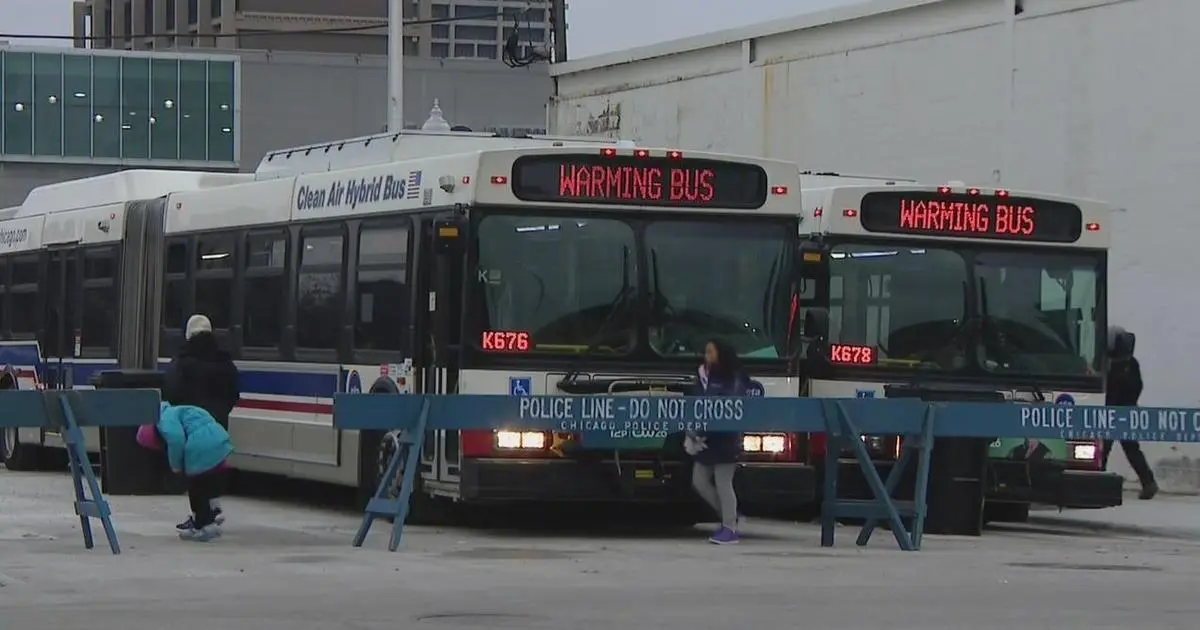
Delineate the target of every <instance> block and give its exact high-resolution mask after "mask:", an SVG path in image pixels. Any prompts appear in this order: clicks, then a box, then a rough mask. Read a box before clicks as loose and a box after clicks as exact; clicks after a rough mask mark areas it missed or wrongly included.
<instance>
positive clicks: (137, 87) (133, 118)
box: [121, 56, 152, 160]
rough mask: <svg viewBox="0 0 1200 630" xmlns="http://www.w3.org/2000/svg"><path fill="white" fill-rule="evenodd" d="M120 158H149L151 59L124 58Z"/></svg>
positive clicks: (122, 60) (122, 65) (122, 64)
mask: <svg viewBox="0 0 1200 630" xmlns="http://www.w3.org/2000/svg"><path fill="white" fill-rule="evenodd" d="M121 103H122V107H121V157H123V158H127V159H129V158H132V159H140V160H144V159H146V158H148V157H150V128H151V127H152V125H151V124H150V110H151V106H150V105H151V103H150V58H149V57H140V56H139V57H122V58H121Z"/></svg>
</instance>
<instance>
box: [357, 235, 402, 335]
mask: <svg viewBox="0 0 1200 630" xmlns="http://www.w3.org/2000/svg"><path fill="white" fill-rule="evenodd" d="M407 282H408V226H407V225H395V224H393V225H381V226H374V227H371V226H364V227H363V229H362V231H361V232H359V235H358V283H357V295H355V300H354V304H355V308H356V309H357V313H358V315H357V320H356V321H355V323H354V347H355V348H357V349H359V350H391V351H397V352H398V351H400V350H403V349H404V334H405V332H406V331H407V330H408V314H409V313H408V311H409V300H408V285H407Z"/></svg>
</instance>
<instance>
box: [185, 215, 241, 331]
mask: <svg viewBox="0 0 1200 630" xmlns="http://www.w3.org/2000/svg"><path fill="white" fill-rule="evenodd" d="M236 252H237V237H236V235H234V234H203V235H201V236H200V237H198V238H197V239H196V307H195V311H196V313H199V314H201V315H207V316H208V319H209V321H211V322H212V325H213V328H214V329H221V330H227V329H228V328H229V325H230V322H231V321H232V319H233V317H232V315H233V268H234V267H233V266H234V256H235V254H236Z"/></svg>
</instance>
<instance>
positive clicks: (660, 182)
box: [512, 155, 768, 209]
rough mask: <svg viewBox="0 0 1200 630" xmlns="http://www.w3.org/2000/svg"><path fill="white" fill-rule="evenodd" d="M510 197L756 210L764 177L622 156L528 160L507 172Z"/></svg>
mask: <svg viewBox="0 0 1200 630" xmlns="http://www.w3.org/2000/svg"><path fill="white" fill-rule="evenodd" d="M512 192H513V195H514V196H516V198H517V199H520V200H522V201H535V202H556V203H598V204H628V205H645V206H675V207H683V208H707V207H714V208H740V209H753V208H760V207H762V205H763V204H764V203H766V201H767V192H768V186H767V173H766V171H764V170H763V169H762V168H760V167H758V166H756V165H754V164H742V163H738V162H721V161H718V160H690V159H687V158H668V157H634V156H624V155H530V156H525V157H521V158H518V159H517V160H516V162H515V163H514V164H513V169H512Z"/></svg>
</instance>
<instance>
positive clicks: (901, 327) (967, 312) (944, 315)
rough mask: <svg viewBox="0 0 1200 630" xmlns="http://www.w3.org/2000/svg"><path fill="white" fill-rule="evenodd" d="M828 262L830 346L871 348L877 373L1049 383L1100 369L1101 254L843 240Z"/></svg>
mask: <svg viewBox="0 0 1200 630" xmlns="http://www.w3.org/2000/svg"><path fill="white" fill-rule="evenodd" d="M830 259H831V262H830V275H831V277H830V290H829V298H830V300H829V303H830V308H829V311H830V341H831V342H835V343H847V344H861V345H868V346H871V347H874V348H877V349H878V357H879V366H880V367H884V368H892V369H904V368H909V369H919V370H934V371H945V372H964V373H966V372H975V373H978V372H985V373H995V374H1007V375H1043V376H1051V377H1056V376H1063V377H1081V376H1088V375H1091V374H1093V373H1094V372H1093V370H1096V369H1097V368H1098V367H1099V366H1098V365H1097V360H1098V359H1097V352H1096V350H1097V339H1099V333H1100V327H1101V326H1102V322H1103V319H1102V318H1103V305H1104V301H1103V298H1102V282H1101V279H1102V273H1101V272H1102V269H1103V261H1104V259H1103V254H1100V253H1079V254H1075V253H1059V252H1051V253H1044V252H1042V251H1036V250H1034V251H1031V250H1029V249H1016V248H1006V249H995V248H990V249H986V250H979V249H973V248H971V247H968V246H959V245H957V244H946V245H937V246H930V247H922V246H914V245H913V244H905V245H903V246H900V245H896V244H894V243H893V244H888V245H885V244H867V243H859V244H848V243H847V244H840V245H836V246H834V248H833V249H832V251H831V254H830Z"/></svg>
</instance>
